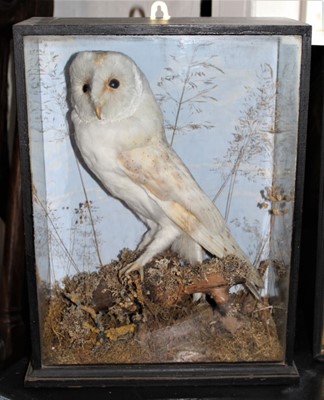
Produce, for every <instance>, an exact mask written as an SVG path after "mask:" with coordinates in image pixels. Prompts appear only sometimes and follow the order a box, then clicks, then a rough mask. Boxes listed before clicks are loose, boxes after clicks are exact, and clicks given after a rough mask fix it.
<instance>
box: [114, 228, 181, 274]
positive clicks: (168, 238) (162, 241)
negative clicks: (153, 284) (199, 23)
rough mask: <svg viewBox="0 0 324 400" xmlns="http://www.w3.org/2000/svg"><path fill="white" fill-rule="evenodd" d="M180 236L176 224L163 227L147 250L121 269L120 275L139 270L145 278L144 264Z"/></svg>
mask: <svg viewBox="0 0 324 400" xmlns="http://www.w3.org/2000/svg"><path fill="white" fill-rule="evenodd" d="M178 236H179V230H178V229H177V228H176V227H174V226H168V227H163V228H161V227H160V229H158V230H157V232H156V233H155V236H154V238H153V239H152V240H151V243H149V245H148V246H147V247H146V250H145V251H144V253H143V254H141V255H140V256H139V257H138V258H137V260H135V261H134V262H132V263H130V264H128V265H126V266H125V267H123V268H121V269H120V270H119V273H118V275H119V277H122V276H123V275H129V274H130V273H131V272H133V271H139V272H140V275H141V278H142V279H143V278H144V266H145V265H146V264H147V263H148V262H149V261H151V260H152V258H153V257H154V256H156V255H157V254H159V253H161V252H162V251H164V250H165V249H167V248H168V247H170V246H171V244H172V243H173V242H174V240H175V239H176V238H177V237H178Z"/></svg>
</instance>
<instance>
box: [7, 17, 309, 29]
mask: <svg viewBox="0 0 324 400" xmlns="http://www.w3.org/2000/svg"><path fill="white" fill-rule="evenodd" d="M36 25H42V26H44V25H46V26H68V25H71V26H78V25H85V26H93V25H97V26H102V25H151V26H152V25H158V26H176V25H208V26H210V25H219V26H229V25H241V26H251V27H253V26H260V25H266V26H287V25H288V26H310V25H309V24H307V23H305V22H301V21H298V20H294V19H290V18H284V17H174V18H172V17H171V18H170V19H169V20H168V21H164V20H151V19H150V18H140V17H137V18H119V17H116V18H100V17H97V18H95V17H91V18H80V17H75V18H72V17H71V18H70V17H64V18H62V17H32V18H29V19H26V20H24V21H21V22H19V23H17V24H15V25H14V26H15V27H17V26H26V27H27V26H28V27H30V26H36Z"/></svg>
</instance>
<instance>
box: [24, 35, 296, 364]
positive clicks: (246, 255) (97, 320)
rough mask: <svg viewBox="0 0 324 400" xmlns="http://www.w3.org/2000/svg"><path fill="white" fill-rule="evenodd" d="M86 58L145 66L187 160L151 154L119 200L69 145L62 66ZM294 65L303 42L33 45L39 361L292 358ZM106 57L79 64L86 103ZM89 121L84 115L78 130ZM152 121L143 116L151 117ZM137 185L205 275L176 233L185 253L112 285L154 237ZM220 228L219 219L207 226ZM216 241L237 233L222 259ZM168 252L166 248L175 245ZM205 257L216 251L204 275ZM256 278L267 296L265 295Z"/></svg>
mask: <svg viewBox="0 0 324 400" xmlns="http://www.w3.org/2000/svg"><path fill="white" fill-rule="evenodd" d="M89 50H90V51H91V52H93V51H98V50H100V51H110V52H111V51H114V52H115V51H117V52H121V53H123V55H121V56H119V57H121V59H122V60H124V58H123V57H124V55H125V54H126V55H127V56H128V57H130V59H131V61H130V63H131V64H132V63H133V62H135V63H136V64H137V65H138V67H139V68H140V70H141V71H142V73H143V74H144V76H145V77H146V79H147V81H148V82H149V85H150V87H151V89H152V92H153V93H154V97H155V99H156V102H157V103H158V104H159V106H160V107H161V111H162V113H163V119H164V126H165V133H166V138H167V140H168V142H169V144H170V145H171V146H172V147H173V149H174V150H175V151H176V153H177V154H178V156H179V157H180V160H179V159H178V158H176V156H175V155H174V154H173V153H171V151H170V150H165V149H167V148H164V150H163V149H160V150H161V153H159V152H158V153H157V156H156V158H154V155H152V154H153V153H152V151H153V150H152V149H151V148H150V150H149V151H147V153H145V154H146V155H147V157H152V159H151V160H153V161H152V163H151V164H150V163H149V164H147V162H145V161H144V160H143V158H142V156H141V157H140V158H139V159H136V160H135V161H136V163H137V162H139V168H140V173H139V174H138V175H137V176H136V177H135V176H134V175H133V176H132V178H131V182H129V185H128V184H127V185H126V186H125V187H123V190H120V189H116V187H114V188H113V189H112V190H111V191H112V192H113V193H114V194H115V197H119V198H120V197H122V199H123V200H124V201H123V202H121V201H119V200H117V199H116V198H114V197H112V196H110V195H109V194H108V193H107V192H106V190H104V189H103V185H102V182H101V183H99V182H98V177H99V178H101V180H104V182H103V183H104V185H106V188H107V187H108V188H109V187H110V186H109V179H108V178H103V176H102V175H100V172H99V170H98V169H96V167H95V168H94V169H92V171H89V168H90V169H91V165H90V164H91V163H89V159H87V156H86V151H85V149H84V148H83V150H81V153H82V155H83V159H82V157H80V154H79V153H80V151H79V150H80V148H79V149H78V148H77V146H76V143H75V137H76V136H75V135H74V127H73V124H72V121H71V93H70V89H69V85H68V84H67V82H69V81H70V77H69V68H68V67H69V65H70V63H71V57H72V56H73V55H75V54H76V53H78V52H81V51H89ZM148 54H149V55H150V57H149V58H148V57H147V55H148ZM300 54H301V41H300V37H297V36H296V37H295V36H284V37H281V36H217V37H215V36H197V37H195V36H161V37H157V36H155V37H150V36H144V37H135V36H134V37H131V36H82V37H80V36H35V37H34V36H29V37H25V62H26V80H27V93H28V126H29V140H30V157H31V169H32V179H33V208H34V224H35V252H36V264H37V268H38V276H39V280H38V297H39V304H40V315H41V321H42V324H41V337H42V343H43V344H42V355H43V362H44V364H47V365H53V364H89V363H90V364H96V363H97V364H101V363H142V362H144V363H151V362H214V361H216V362H238V361H278V360H279V361H281V360H282V359H283V353H284V350H285V337H286V316H287V302H288V294H289V293H288V290H289V289H288V288H289V274H290V253H291V238H292V218H293V210H294V192H295V170H296V150H297V131H298V115H299V108H298V107H299V75H300ZM93 57H94V58H93ZM100 57H102V60H104V59H105V57H106V55H105V54H101V55H100V56H97V58H96V56H93V55H92V56H91V57H90V60H92V61H89V64H87V63H85V64H84V69H85V70H87V69H88V68H89V71H92V72H89V74H90V75H89V77H87V78H83V77H82V78H80V79H81V80H82V79H84V80H83V81H82V82H83V83H82V85H83V86H82V87H81V89H82V90H83V92H84V95H85V96H90V94H89V93H86V92H88V90H89V86H92V85H93V82H92V75H91V74H93V73H94V69H91V68H92V67H91V68H90V65H91V66H92V65H95V66H96V67H95V69H96V68H99V69H100V68H101V63H102V62H104V61H102V60H101V61H100ZM95 60H97V61H95ZM96 62H97V64H96ZM121 64H123V63H121ZM35 66H36V67H35ZM82 68H83V67H82ZM82 68H81V70H82ZM120 68H121V67H120ZM120 68H119V67H118V68H117V70H116V71H115V73H116V77H118V74H119V71H120ZM121 70H122V68H121ZM103 75H104V73H103ZM114 76H115V75H114ZM139 76H140V77H141V75H139ZM116 77H115V78H114V79H117V78H116ZM105 79H106V78H105ZM139 79H140V81H141V82H142V83H143V82H145V78H144V77H141V78H139ZM119 83H120V82H119V81H118V86H119ZM84 85H86V86H84ZM104 87H105V89H104V90H103V91H107V90H110V91H111V90H114V89H112V88H111V87H110V88H107V86H104ZM146 90H148V89H146ZM93 101H95V100H91V102H92V103H91V102H90V103H89V104H90V107H92V110H91V111H89V112H90V114H89V115H94V110H95V105H94V103H93ZM78 107H79V106H78ZM113 107H115V104H114V103H111V108H112V109H113ZM125 107H126V105H125ZM114 110H117V111H116V115H117V113H118V112H119V111H118V109H116V108H114ZM97 111H98V110H97ZM78 112H79V113H80V109H78ZM87 112H88V111H86V110H85V111H84V112H83V111H81V114H80V115H81V116H82V118H85V119H87ZM152 112H153V111H152V110H150V111H148V112H146V118H147V120H150V118H151V113H152ZM91 113H92V114H91ZM143 113H144V116H145V110H143ZM153 114H154V113H153ZM139 115H140V116H139V120H140V121H141V118H142V114H141V113H140V114H139ZM139 120H138V121H139ZM98 123H99V125H98V127H97V128H95V129H92V128H91V129H90V131H89V135H90V136H89V137H91V139H90V142H89V146H90V147H91V146H92V143H93V138H94V137H95V136H92V135H96V132H97V131H98V134H102V132H105V129H106V128H105V123H106V122H105V115H103V120H102V121H101V122H100V121H98ZM115 123H116V122H115ZM100 124H101V125H100ZM115 126H118V124H117V125H115ZM118 129H119V128H118ZM128 129H129V132H128V130H125V131H124V130H122V132H121V133H120V134H122V135H129V134H130V133H131V132H133V131H132V129H135V130H136V129H137V125H136V123H135V125H134V124H133V123H132V124H130V125H129V127H128ZM79 132H80V131H78V130H77V132H76V135H78V134H79ZM134 132H135V131H134ZM154 133H155V134H156V132H154ZM150 134H151V133H150ZM103 137H105V136H103ZM126 138H127V136H126ZM105 140H106V139H105ZM107 140H109V138H108V139H107ZM128 140H131V139H128V138H127V140H126V143H129V142H128ZM105 146H107V147H105ZM112 146H113V144H109V145H107V144H104V143H103V144H102V147H101V145H99V146H98V147H97V149H98V150H100V149H101V148H102V149H103V153H104V154H103V157H104V160H105V161H104V170H105V168H106V167H105V165H106V164H105V163H106V162H107V165H109V162H110V160H111V159H110V158H109V157H108V158H106V154H109V152H110V151H111V149H112ZM145 150H147V149H145ZM162 150H163V151H165V152H163V151H162ZM96 151H97V150H96ZM99 152H100V151H99ZM110 154H112V153H110ZM125 154H126V153H122V154H119V155H120V157H121V158H119V160H121V159H123V157H124V156H126V155H125ZM127 154H128V153H127ZM128 155H129V154H128ZM163 156H164V157H166V158H165V162H164V163H162V162H161V160H162V157H163ZM132 157H133V156H131V158H130V159H127V161H129V162H133V161H134V159H133V158H132ZM170 157H171V159H172V160H173V161H172V163H170ZM126 158H127V157H126ZM90 159H91V157H90ZM85 160H87V161H88V165H87V166H86V165H85V164H86V163H87V161H85ZM123 160H125V159H123ZM143 163H144V164H143ZM182 163H184V164H185V165H186V166H187V168H188V169H189V170H190V173H191V175H192V177H190V175H189V172H188V171H187V170H186V169H184V167H183V164H182ZM121 164H122V163H121ZM121 164H119V167H118V168H120V165H121ZM153 164H154V165H158V166H159V167H160V170H159V169H156V170H155V169H154V168H151V166H152V165H153ZM136 165H137V164H136ZM162 167H163V168H162ZM116 168H117V167H116ZM124 168H126V170H127V167H125V165H124ZM105 171H106V170H105ZM115 172H116V170H115V168H114V166H113V167H112V173H115ZM124 172H125V171H124ZM128 172H129V173H130V172H134V170H132V168H131V167H130V170H128ZM109 174H110V172H109V173H108V175H109ZM181 174H184V175H183V176H182V175H181ZM184 176H185V178H184ZM105 179H108V182H106V181H105ZM145 179H148V181H149V183H148V182H147V180H145ZM194 180H195V181H196V182H197V183H198V184H199V187H198V186H196V183H195V182H194ZM115 182H116V181H115ZM117 182H118V180H117ZM120 182H121V185H122V184H123V183H122V181H120ZM134 182H135V186H132V185H133V184H134ZM116 185H117V183H116ZM116 185H115V186H116ZM177 185H179V187H177ZM117 186H118V185H117ZM138 187H141V188H143V187H144V188H145V191H146V193H148V198H149V200H143V201H144V203H143V204H144V205H143V204H141V205H140V206H138V207H144V209H145V210H147V207H156V212H155V214H154V213H153V214H154V216H153V217H152V218H153V219H154V218H156V219H157V220H159V221H160V222H161V219H162V220H167V221H168V222H167V226H168V227H169V228H170V229H169V231H168V232H169V233H168V234H170V235H171V236H172V235H174V232H175V231H176V232H177V235H178V236H179V235H182V236H181V237H182V238H183V241H184V242H185V243H187V244H188V243H189V246H187V250H186V255H187V256H188V255H189V256H191V259H193V261H195V262H191V263H188V262H186V261H185V259H184V257H183V256H179V255H178V254H177V252H175V250H179V246H180V247H181V243H180V241H179V238H178V236H177V237H176V238H175V240H174V242H172V243H170V244H177V246H173V251H171V250H170V249H168V248H166V249H165V250H163V251H162V252H160V253H159V254H157V255H156V256H155V257H154V258H153V260H150V261H149V262H147V264H146V265H145V266H144V273H143V275H144V276H140V275H139V274H138V273H137V272H136V271H134V272H133V273H130V275H129V277H128V278H127V277H126V276H125V274H121V275H120V274H119V273H118V271H119V270H120V269H122V268H123V267H125V266H127V265H128V264H129V263H131V262H132V261H134V260H135V259H137V257H138V253H136V252H135V249H136V247H137V246H138V244H139V243H140V241H141V238H142V236H143V235H144V233H145V231H146V229H147V226H145V224H144V223H143V222H145V223H146V224H147V225H148V226H151V227H152V229H153V226H154V222H152V221H151V220H150V219H148V218H146V217H143V214H145V212H146V211H145V212H144V211H143V212H142V211H141V210H142V209H139V208H137V209H136V207H135V206H134V208H135V209H136V210H137V213H136V212H134V213H133V212H131V211H130V209H131V208H132V204H133V203H132V200H131V196H130V195H132V196H135V197H136V195H137V194H136V193H137V192H136V190H137V189H138ZM132 188H134V189H132ZM114 190H115V191H116V192H114ZM118 190H119V191H118ZM133 190H135V192H133ZM141 190H142V189H141ZM202 193H205V194H206V195H207V197H208V198H209V199H210V200H208V201H210V203H209V202H208V201H207V200H206V199H205V197H204V196H205V195H204V194H202ZM146 195H147V194H146ZM146 195H145V196H146ZM145 199H146V197H145ZM152 199H153V200H152ZM188 199H190V204H189V205H188V204H187V202H188ZM146 201H148V202H149V203H146ZM125 202H126V203H127V202H129V205H128V207H125ZM171 203H172V204H171ZM170 204H171V205H172V207H171V206H170ZM201 204H202V206H201ZM206 204H208V207H210V211H206ZM214 207H217V209H216V208H214ZM217 210H218V211H217ZM133 211H134V210H133ZM135 214H137V215H135ZM138 215H139V216H140V218H141V216H142V218H141V219H142V222H141V220H140V218H138ZM161 215H163V217H161ZM215 215H217V217H215ZM220 215H222V217H220ZM200 219H201V221H202V222H201V221H200ZM211 220H213V221H215V220H218V222H217V224H214V225H213V228H211V225H212V223H210V221H211ZM171 221H172V222H171ZM192 221H194V223H193V222H192ZM155 222H156V221H155ZM197 226H198V228H197ZM226 227H227V228H226ZM196 228H197V229H196ZM206 229H207V231H206ZM227 229H228V231H227ZM217 230H220V231H222V232H230V233H223V237H221V239H220V240H221V242H222V243H221V248H222V249H224V248H226V246H227V247H229V248H231V246H232V247H233V246H234V247H233V248H234V250H224V251H225V252H226V251H227V253H228V254H227V255H226V256H225V257H223V256H221V255H220V253H219V252H217V251H215V253H217V254H215V255H216V256H218V257H216V258H215V257H212V255H211V254H210V253H211V252H212V251H211V250H210V249H211V248H214V247H213V245H214V244H215V243H214V238H215V237H218V233H217ZM158 232H159V231H157V233H156V234H158ZM206 232H207V233H206ZM224 236H226V237H227V239H224ZM146 238H147V237H146ZM209 238H211V239H209ZM159 240H160V241H165V242H168V240H167V237H166V236H165V235H164V236H163V235H161V238H160V239H159ZM209 240H211V242H213V245H209V244H208V243H209ZM153 241H154V240H153ZM148 242H149V241H148ZM197 243H198V244H197ZM231 243H232V245H231ZM233 243H235V245H233ZM200 245H202V246H203V247H204V248H207V250H209V251H208V252H206V253H203V254H204V255H203V258H204V260H203V262H202V263H199V264H196V262H197V259H199V258H200V257H201V246H200ZM167 247H168V246H167ZM215 247H217V246H216V245H215ZM259 277H261V279H260V278H259ZM261 280H262V282H263V287H259V288H257V286H258V284H259V285H260V281H261ZM197 293H198V294H197ZM253 293H254V294H253ZM256 293H258V296H260V298H259V299H258V298H257V297H258V296H256Z"/></svg>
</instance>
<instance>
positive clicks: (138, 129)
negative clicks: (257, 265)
mask: <svg viewBox="0 0 324 400" xmlns="http://www.w3.org/2000/svg"><path fill="white" fill-rule="evenodd" d="M69 74H70V89H71V105H72V113H71V118H72V121H73V124H74V128H75V142H76V145H77V146H78V148H79V151H80V153H81V155H82V157H83V159H84V162H85V163H86V165H87V167H88V168H89V169H90V170H91V172H92V173H93V174H94V175H95V176H96V177H97V178H98V180H99V181H100V182H101V183H102V185H103V186H104V187H105V188H106V189H107V191H108V192H109V193H110V194H111V195H112V196H114V197H115V198H117V199H119V200H121V201H122V202H124V203H125V204H126V205H127V206H128V207H129V209H130V210H132V211H133V212H134V214H136V215H137V217H138V218H139V219H140V220H141V221H142V222H143V223H144V224H145V225H146V226H147V228H148V230H147V232H146V233H145V235H144V236H143V238H142V241H141V242H140V244H139V245H138V250H139V251H140V252H141V255H140V256H139V257H138V258H137V259H136V260H135V261H134V262H132V263H131V264H129V265H127V266H126V267H125V268H123V269H122V270H121V271H120V274H129V273H130V272H132V271H135V270H137V271H139V272H141V275H142V274H143V267H144V266H145V264H147V263H148V262H149V261H150V260H151V259H152V258H153V257H154V256H156V255H157V254H158V253H160V252H162V251H164V250H166V249H167V248H169V247H171V248H172V249H173V250H174V251H176V252H177V253H178V254H179V255H180V257H181V258H183V259H185V260H187V261H188V262H190V263H191V264H195V263H198V262H201V261H202V260H203V258H204V251H207V252H208V253H210V254H212V255H214V256H216V257H218V258H222V257H224V256H226V255H228V254H233V255H235V256H237V257H239V258H242V259H244V260H247V257H246V255H245V254H244V253H243V251H242V250H241V249H240V247H239V245H238V244H237V243H236V241H235V240H234V238H233V236H232V235H231V233H230V230H229V228H228V227H227V225H226V222H225V220H224V218H223V217H222V215H221V213H220V212H219V210H218V209H217V208H216V206H215V205H214V203H213V202H212V201H211V200H210V199H209V198H208V196H207V195H206V194H205V193H204V192H203V190H202V189H201V188H200V187H199V185H198V184H197V182H196V181H195V179H194V178H193V176H192V175H191V173H190V172H189V170H188V168H187V167H186V166H185V165H184V163H183V162H182V160H181V159H180V157H179V156H178V155H177V154H176V152H175V151H174V150H173V149H172V148H171V146H170V145H169V144H168V142H167V140H166V136H165V132H164V125H163V116H162V112H161V110H160V107H159V105H158V103H157V101H156V100H155V97H154V95H153V93H152V90H151V88H150V86H149V83H148V81H147V79H146V77H145V76H144V74H143V72H142V71H141V70H140V69H139V68H138V66H137V65H136V64H135V62H134V61H133V60H132V59H131V58H129V57H128V56H126V55H125V54H122V53H118V52H111V51H107V52H95V51H86V52H80V53H78V54H77V55H76V57H75V58H74V59H73V61H72V63H71V65H70V69H69ZM125 229H126V227H125ZM246 285H247V287H248V288H249V289H250V290H251V291H252V292H253V293H254V294H255V295H257V291H256V288H257V287H261V286H262V282H261V278H260V276H259V275H258V273H257V271H256V270H255V269H254V267H253V266H252V265H251V271H249V273H248V276H247V277H246Z"/></svg>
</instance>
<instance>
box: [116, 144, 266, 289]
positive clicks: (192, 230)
mask: <svg viewBox="0 0 324 400" xmlns="http://www.w3.org/2000/svg"><path fill="white" fill-rule="evenodd" d="M118 161H119V163H120V167H121V168H122V169H123V171H124V173H126V175H127V176H128V177H129V178H130V179H131V180H132V181H133V182H135V183H136V184H137V185H140V186H141V187H142V188H143V189H144V190H145V191H146V193H147V195H148V196H149V197H150V198H152V199H153V200H154V201H155V202H156V203H157V204H158V205H159V206H160V207H161V209H162V210H163V211H164V213H165V214H166V215H167V216H168V218H169V219H170V220H171V221H173V222H174V223H175V224H176V225H177V226H179V227H180V228H181V230H182V231H183V232H185V233H186V234H188V235H189V236H190V237H191V238H192V239H194V240H195V241H196V242H197V243H199V244H200V245H201V246H202V247H203V248H204V249H206V250H207V251H208V252H210V253H211V254H213V255H215V256H217V257H219V258H223V257H224V256H226V255H227V254H234V255H236V256H237V257H239V258H241V259H244V260H246V261H248V260H247V257H246V255H245V254H244V253H243V251H242V250H241V248H240V246H239V245H238V244H237V243H236V241H235V239H234V238H233V236H232V235H231V233H230V231H229V229H228V227H227V225H226V222H225V220H224V218H223V217H222V215H221V213H220V212H219V211H218V209H217V207H216V206H215V205H214V204H213V203H212V201H211V200H210V199H209V197H208V196H207V195H206V194H205V193H204V192H203V190H202V189H201V188H200V187H199V185H198V184H197V182H196V181H195V179H194V178H193V176H192V175H191V173H190V172H189V170H188V169H187V167H186V166H185V165H184V163H183V162H182V160H181V159H180V158H179V156H178V155H177V154H176V153H175V152H174V151H173V149H172V148H171V147H169V146H168V145H167V144H164V143H163V142H161V141H160V142H158V144H157V145H149V146H145V147H139V148H135V149H132V150H128V151H123V152H122V153H120V155H119V157H118ZM252 281H257V282H254V283H255V284H257V285H258V286H260V285H262V283H261V280H258V279H257V277H256V278H255V279H252Z"/></svg>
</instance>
